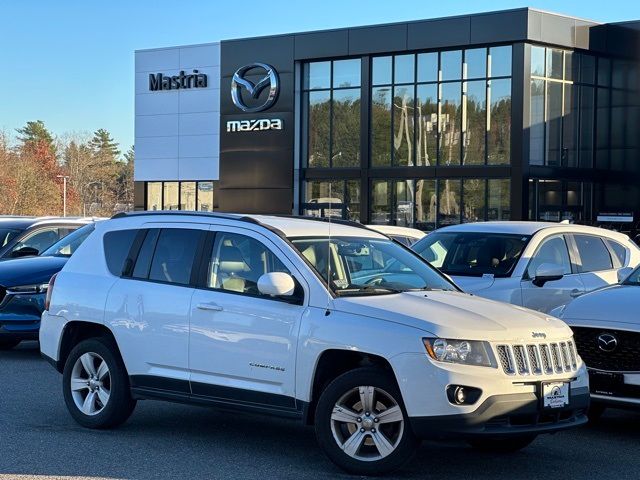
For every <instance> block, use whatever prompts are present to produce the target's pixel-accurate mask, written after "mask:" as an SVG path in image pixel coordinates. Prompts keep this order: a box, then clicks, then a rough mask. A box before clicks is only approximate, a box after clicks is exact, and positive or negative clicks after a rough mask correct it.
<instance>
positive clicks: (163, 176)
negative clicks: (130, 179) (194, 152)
mask: <svg viewBox="0 0 640 480" xmlns="http://www.w3.org/2000/svg"><path fill="white" fill-rule="evenodd" d="M133 170H134V176H135V179H136V180H137V181H152V180H176V179H177V178H178V174H179V172H178V158H177V157H175V158H138V157H137V156H136V162H135V164H134V168H133Z"/></svg>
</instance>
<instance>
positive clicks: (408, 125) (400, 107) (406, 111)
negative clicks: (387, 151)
mask: <svg viewBox="0 0 640 480" xmlns="http://www.w3.org/2000/svg"><path fill="white" fill-rule="evenodd" d="M393 91H394V98H393V135H394V138H393V145H394V150H393V155H394V164H395V165H401V166H407V165H413V112H414V107H413V85H411V86H407V87H394V90H393Z"/></svg>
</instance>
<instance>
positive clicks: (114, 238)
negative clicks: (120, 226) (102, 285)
mask: <svg viewBox="0 0 640 480" xmlns="http://www.w3.org/2000/svg"><path fill="white" fill-rule="evenodd" d="M137 233H138V230H113V231H111V232H107V233H105V234H104V255H105V259H106V260H107V268H108V269H109V271H110V272H111V273H112V274H113V275H116V276H117V277H120V276H122V271H123V268H124V262H125V260H126V259H127V256H128V255H129V251H130V250H131V245H132V244H133V240H134V239H135V238H136V234H137Z"/></svg>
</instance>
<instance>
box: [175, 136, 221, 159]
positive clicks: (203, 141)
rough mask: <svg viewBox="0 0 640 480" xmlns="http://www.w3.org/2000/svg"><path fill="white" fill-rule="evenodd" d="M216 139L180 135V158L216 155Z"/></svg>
mask: <svg viewBox="0 0 640 480" xmlns="http://www.w3.org/2000/svg"><path fill="white" fill-rule="evenodd" d="M218 137H219V136H218V135H180V143H179V148H180V150H179V151H180V158H181V159H182V158H187V157H212V156H214V155H218V153H219V148H218V147H219V142H218Z"/></svg>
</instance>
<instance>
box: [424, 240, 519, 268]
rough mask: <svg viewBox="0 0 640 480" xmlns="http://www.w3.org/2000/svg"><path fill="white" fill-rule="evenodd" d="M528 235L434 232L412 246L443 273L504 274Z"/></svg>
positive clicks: (511, 265)
mask: <svg viewBox="0 0 640 480" xmlns="http://www.w3.org/2000/svg"><path fill="white" fill-rule="evenodd" d="M530 238H531V237H529V236H527V235H513V234H502V233H485V232H482V233H481V232H434V233H431V234H429V235H427V236H426V237H425V238H423V239H422V240H420V241H419V242H417V243H416V244H415V245H414V246H413V249H414V250H415V251H416V252H417V253H418V254H419V255H421V256H422V257H423V258H424V259H425V260H427V261H428V262H429V263H430V264H431V265H433V266H434V267H436V268H438V269H440V271H442V272H444V273H446V274H447V275H463V276H469V277H481V276H482V275H493V276H495V277H507V276H509V275H510V274H511V271H512V270H513V268H514V267H515V265H516V263H517V262H518V259H519V258H520V255H522V251H523V250H524V247H525V246H526V245H527V243H528V242H529V239H530Z"/></svg>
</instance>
